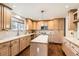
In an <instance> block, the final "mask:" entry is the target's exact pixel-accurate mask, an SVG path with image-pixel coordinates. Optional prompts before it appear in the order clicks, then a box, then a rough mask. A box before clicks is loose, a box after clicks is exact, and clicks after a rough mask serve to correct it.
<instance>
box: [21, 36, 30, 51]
mask: <svg viewBox="0 0 79 59" xmlns="http://www.w3.org/2000/svg"><path fill="white" fill-rule="evenodd" d="M30 40H31V38H30V36H25V37H22V38H20V51H22V50H23V49H25V48H26V47H28V46H29V45H30Z"/></svg>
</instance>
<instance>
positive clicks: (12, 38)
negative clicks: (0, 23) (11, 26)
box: [0, 33, 34, 43]
mask: <svg viewBox="0 0 79 59" xmlns="http://www.w3.org/2000/svg"><path fill="white" fill-rule="evenodd" d="M33 34H34V33H30V34H24V35H19V36H14V37H6V38H5V37H4V38H1V39H0V43H4V42H8V41H11V40H15V39H19V38H21V37H24V36H30V35H33Z"/></svg>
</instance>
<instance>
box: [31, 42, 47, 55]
mask: <svg viewBox="0 0 79 59" xmlns="http://www.w3.org/2000/svg"><path fill="white" fill-rule="evenodd" d="M30 56H48V44H47V43H45V44H44V43H38V42H31V46H30Z"/></svg>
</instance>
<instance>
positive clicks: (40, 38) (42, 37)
mask: <svg viewBox="0 0 79 59" xmlns="http://www.w3.org/2000/svg"><path fill="white" fill-rule="evenodd" d="M31 42H37V43H48V35H39V36H38V37H36V38H35V39H33V40H32V41H31Z"/></svg>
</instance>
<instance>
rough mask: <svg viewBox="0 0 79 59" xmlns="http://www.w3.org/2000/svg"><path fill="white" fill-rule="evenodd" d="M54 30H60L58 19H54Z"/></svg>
mask: <svg viewBox="0 0 79 59" xmlns="http://www.w3.org/2000/svg"><path fill="white" fill-rule="evenodd" d="M54 30H58V20H54Z"/></svg>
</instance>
